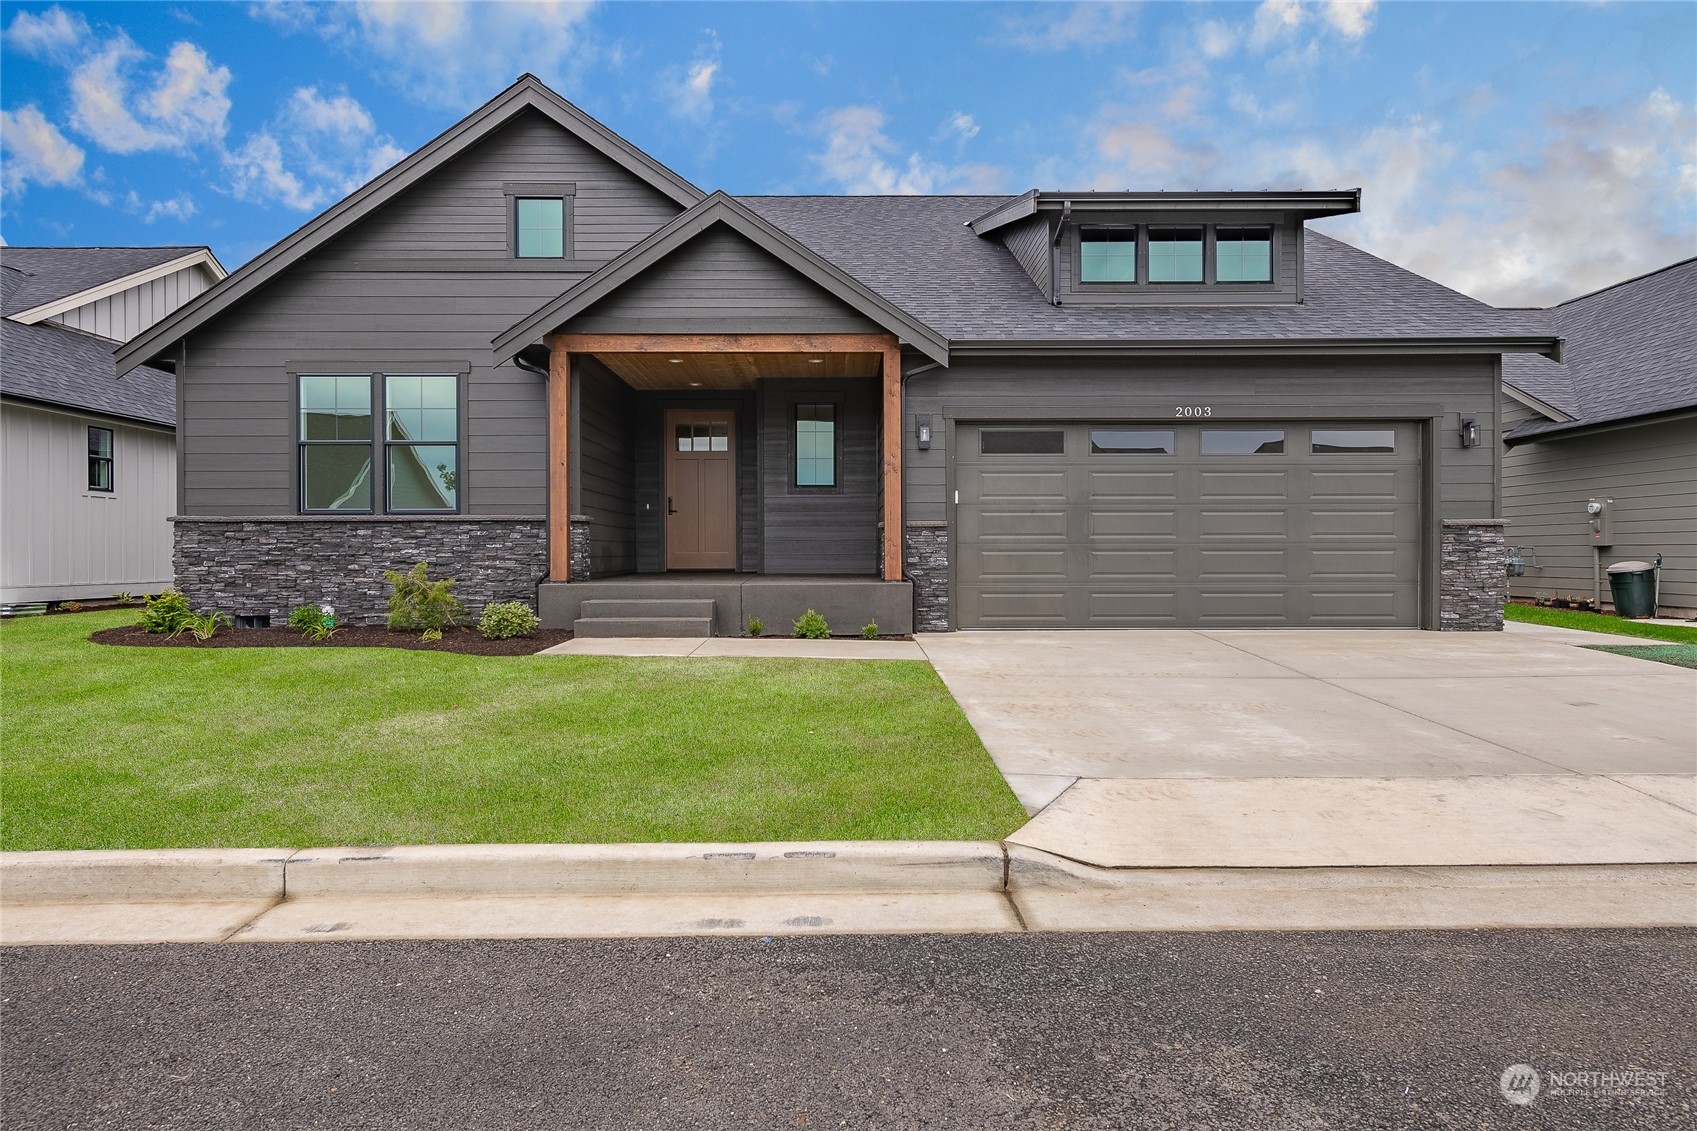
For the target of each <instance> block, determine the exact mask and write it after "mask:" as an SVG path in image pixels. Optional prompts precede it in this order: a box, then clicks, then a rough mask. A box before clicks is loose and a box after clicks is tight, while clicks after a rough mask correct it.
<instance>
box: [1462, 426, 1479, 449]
mask: <svg viewBox="0 0 1697 1131" xmlns="http://www.w3.org/2000/svg"><path fill="white" fill-rule="evenodd" d="M1461 446H1462V447H1464V448H1477V447H1478V446H1479V425H1478V423H1477V422H1475V421H1472V420H1463V421H1462V422H1461Z"/></svg>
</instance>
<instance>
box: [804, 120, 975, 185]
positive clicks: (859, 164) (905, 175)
mask: <svg viewBox="0 0 1697 1131" xmlns="http://www.w3.org/2000/svg"><path fill="white" fill-rule="evenodd" d="M884 125H885V118H884V114H883V111H881V110H879V109H878V108H876V107H874V106H844V107H841V108H840V109H837V110H832V111H830V112H829V113H827V114H825V115H824V117H823V118H822V119H821V120H820V128H821V132H822V133H823V134H824V135H825V148H824V150H823V152H820V153H817V154H814V156H813V158H812V160H813V162H814V163H815V164H816V165H817V166H818V167H819V171H820V172H821V173H822V174H823V175H824V177H825V179H826V180H827V181H829V182H830V183H832V184H834V185H836V186H837V187H839V188H840V189H841V190H842V191H844V192H847V193H868V194H878V195H887V196H908V195H915V194H920V193H934V192H998V191H1002V187H1003V186H1004V184H1005V183H1006V180H1007V176H1006V172H1005V170H1002V169H1000V168H997V167H995V166H990V165H945V164H941V163H939V162H935V161H928V160H926V159H925V158H924V157H923V156H921V155H920V154H918V153H909V154H908V155H907V157H906V158H905V159H903V158H902V157H901V156H900V153H901V147H899V146H898V145H897V144H896V143H895V142H894V141H892V140H890V138H889V137H888V136H887V135H886V134H885V133H884Z"/></svg>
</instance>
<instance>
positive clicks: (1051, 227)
mask: <svg viewBox="0 0 1697 1131" xmlns="http://www.w3.org/2000/svg"><path fill="white" fill-rule="evenodd" d="M1360 210H1361V190H1360V189H1345V190H1339V191H1332V192H1042V191H1039V190H1037V189H1032V190H1031V191H1030V192H1028V193H1026V194H1025V195H1024V196H1021V197H1017V198H1016V199H1014V200H1011V201H1009V202H1008V203H1006V204H1004V205H1002V206H1001V207H999V208H997V209H995V210H994V211H991V212H988V213H986V214H985V215H983V216H980V217H979V218H978V219H976V220H973V221H972V222H971V223H970V225H969V226H970V227H971V228H972V230H973V232H974V234H976V235H978V236H979V237H981V238H993V239H999V240H1001V241H1002V243H1003V244H1004V245H1006V247H1007V249H1008V250H1009V251H1010V252H1012V253H1013V256H1014V258H1015V259H1017V260H1018V261H1019V265H1020V266H1021V267H1022V268H1024V270H1025V273H1026V274H1027V275H1029V276H1031V281H1032V282H1034V283H1036V284H1037V287H1038V288H1039V289H1040V290H1041V291H1042V292H1043V295H1044V297H1045V298H1047V299H1048V301H1049V302H1050V303H1052V304H1054V305H1056V306H1187V305H1196V306H1245V305H1248V306H1259V305H1266V306H1277V305H1285V304H1291V303H1298V302H1301V301H1302V241H1303V231H1304V225H1305V224H1306V223H1307V222H1308V221H1309V220H1312V219H1317V218H1319V217H1322V216H1343V215H1348V214H1349V213H1352V212H1359V211H1360Z"/></svg>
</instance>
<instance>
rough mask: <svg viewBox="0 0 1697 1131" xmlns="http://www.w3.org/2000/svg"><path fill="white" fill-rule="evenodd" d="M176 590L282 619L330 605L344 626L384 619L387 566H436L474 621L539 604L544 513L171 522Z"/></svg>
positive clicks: (202, 605) (435, 573)
mask: <svg viewBox="0 0 1697 1131" xmlns="http://www.w3.org/2000/svg"><path fill="white" fill-rule="evenodd" d="M171 522H172V524H173V525H172V530H173V535H174V537H173V543H174V549H173V554H172V564H173V567H174V569H175V573H176V583H177V588H179V589H181V590H182V591H183V593H184V595H185V596H187V597H188V599H189V604H191V605H193V606H194V607H195V608H196V609H208V608H212V609H221V610H223V611H224V612H227V613H232V614H235V615H238V616H254V615H264V616H269V617H270V618H271V621H272V623H273V624H281V623H282V621H283V618H285V617H287V616H288V615H289V610H290V609H293V608H295V607H296V606H299V605H330V606H332V607H333V608H335V610H336V616H337V619H339V620H341V621H342V622H343V623H346V624H382V623H383V622H384V621H385V620H386V618H387V616H388V610H389V592H390V585H389V581H388V579H387V578H386V577H384V575H383V571H384V570H390V569H396V570H405V569H410V568H412V566H413V565H415V564H416V563H418V562H428V563H430V576H431V577H433V578H436V577H451V578H453V579H454V581H455V582H456V584H455V585H454V595H455V596H457V597H458V598H459V599H460V600H461V601H463V602H465V606H466V610H467V612H468V613H469V614H470V616H471V617H473V618H475V617H476V616H477V615H478V613H479V612H480V611H481V610H482V608H483V606H484V605H486V604H488V603H490V602H491V601H523V602H524V603H525V604H527V605H530V606H532V607H534V606H535V604H536V585H537V582H538V581H540V580H541V579H542V578H543V577H544V576H545V575H546V574H547V572H548V541H547V522H546V521H545V520H544V519H540V518H528V517H520V516H506V515H496V516H489V517H481V516H462V515H455V516H451V517H445V518H412V517H400V516H395V517H390V516H384V515H365V516H361V517H360V518H352V519H350V518H338V517H335V516H331V515H276V516H254V517H218V518H200V517H196V516H192V515H188V516H183V515H179V516H176V517H173V518H172V519H171Z"/></svg>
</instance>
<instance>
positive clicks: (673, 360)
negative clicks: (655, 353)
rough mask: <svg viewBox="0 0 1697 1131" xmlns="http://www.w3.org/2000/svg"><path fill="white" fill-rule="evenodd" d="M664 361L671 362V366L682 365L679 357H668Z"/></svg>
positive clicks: (682, 360) (682, 361) (681, 359)
mask: <svg viewBox="0 0 1697 1131" xmlns="http://www.w3.org/2000/svg"><path fill="white" fill-rule="evenodd" d="M666 360H667V361H669V362H671V363H672V364H673V365H682V364H683V363H684V359H683V358H681V357H668V358H667V359H666Z"/></svg>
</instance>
